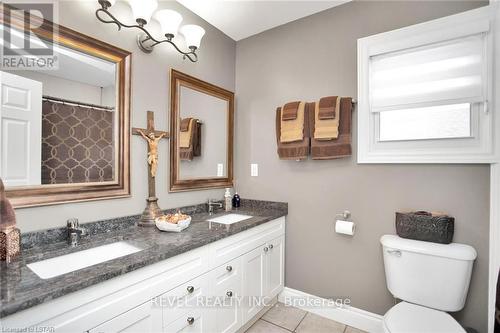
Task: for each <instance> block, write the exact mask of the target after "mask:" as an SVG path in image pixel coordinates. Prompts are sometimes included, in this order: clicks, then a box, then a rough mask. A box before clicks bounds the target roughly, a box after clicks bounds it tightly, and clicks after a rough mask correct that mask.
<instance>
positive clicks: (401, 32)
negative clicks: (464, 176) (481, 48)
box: [358, 6, 500, 163]
mask: <svg viewBox="0 0 500 333" xmlns="http://www.w3.org/2000/svg"><path fill="white" fill-rule="evenodd" d="M493 14H494V11H493V9H492V8H491V6H485V7H481V8H478V9H474V10H471V11H467V12H464V13H460V14H456V15H452V16H448V17H444V18H440V19H437V20H433V21H429V22H425V23H421V24H417V25H413V26H410V27H406V28H402V29H398V30H394V31H389V32H385V33H381V34H377V35H374V36H370V37H365V38H361V39H358V163H494V162H496V161H499V152H498V147H496V148H495V145H494V139H495V133H494V130H493V128H494V126H495V125H496V128H500V123H499V119H500V118H499V117H497V116H496V112H495V108H494V105H493V103H492V101H493V59H494V57H493V54H494V53H493V51H494V41H493V34H494V32H493V31H494V29H493V23H494V15H493ZM485 27H486V29H487V30H488V32H487V35H486V37H485V38H486V41H485V44H486V46H485V47H486V50H485V56H486V63H487V73H488V75H487V79H486V90H487V94H486V100H487V102H486V103H481V104H474V105H473V106H472V108H471V116H472V120H473V121H472V123H471V131H472V135H473V137H471V138H452V139H435V140H434V139H430V140H414V141H413V140H411V141H398V142H391V141H384V142H381V141H379V140H378V131H379V127H378V118H379V114H378V113H374V112H371V110H370V90H369V69H370V67H369V66H370V57H372V56H375V55H379V54H384V53H388V52H395V51H400V50H405V49H409V48H414V47H419V46H423V45H429V44H433V43H439V42H442V41H446V40H451V39H455V38H461V37H466V36H470V35H472V34H474V33H475V32H477V33H479V32H480V31H484V30H485ZM474 124H476V125H477V126H475V125H474ZM497 135H498V134H497Z"/></svg>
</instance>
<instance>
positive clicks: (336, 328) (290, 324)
mask: <svg viewBox="0 0 500 333" xmlns="http://www.w3.org/2000/svg"><path fill="white" fill-rule="evenodd" d="M290 332H296V333H365V332H363V331H361V330H358V329H356V328H353V327H349V326H346V325H344V324H341V323H338V322H336V321H333V320H330V319H326V318H323V317H320V316H318V315H315V314H313V313H310V312H306V311H304V310H301V309H297V308H294V307H291V306H285V304H283V303H277V304H276V305H275V306H273V307H272V308H271V309H269V311H267V312H266V313H265V314H264V315H263V316H262V317H261V318H260V319H259V320H258V321H257V322H256V323H255V324H253V326H252V327H250V328H249V329H248V330H247V331H246V332H245V333H290Z"/></svg>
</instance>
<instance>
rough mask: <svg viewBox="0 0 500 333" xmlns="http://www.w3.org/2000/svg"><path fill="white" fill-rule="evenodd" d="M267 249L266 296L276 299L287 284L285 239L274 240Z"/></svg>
mask: <svg viewBox="0 0 500 333" xmlns="http://www.w3.org/2000/svg"><path fill="white" fill-rule="evenodd" d="M267 247H268V248H269V251H268V252H267V255H266V261H267V262H266V270H267V272H266V274H265V275H266V277H267V283H266V295H267V296H269V297H275V296H277V295H278V294H279V293H280V292H281V291H282V290H283V287H284V282H285V278H284V276H285V271H284V268H285V238H284V237H283V236H281V237H278V238H276V239H273V240H272V241H271V242H269V243H268V245H267Z"/></svg>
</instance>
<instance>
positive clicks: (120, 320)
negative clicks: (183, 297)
mask: <svg viewBox="0 0 500 333" xmlns="http://www.w3.org/2000/svg"><path fill="white" fill-rule="evenodd" d="M161 331H162V315H161V310H159V309H156V308H154V307H153V303H152V302H151V301H150V302H146V303H144V304H142V305H139V306H138V307H135V308H133V309H132V310H129V311H127V312H125V313H122V314H121V315H119V316H117V317H115V318H113V319H111V320H108V321H107V322H105V323H104V324H101V325H99V326H97V327H95V328H93V329H91V330H89V333H118V332H120V333H156V332H158V333H159V332H161Z"/></svg>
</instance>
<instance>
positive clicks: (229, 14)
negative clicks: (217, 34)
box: [177, 0, 350, 41]
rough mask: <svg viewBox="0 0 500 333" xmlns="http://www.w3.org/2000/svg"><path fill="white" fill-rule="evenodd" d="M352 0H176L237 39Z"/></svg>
mask: <svg viewBox="0 0 500 333" xmlns="http://www.w3.org/2000/svg"><path fill="white" fill-rule="evenodd" d="M349 1H350V0H337V1H330V0H321V1H304V0H295V1H288V0H274V1H269V0H177V2H179V3H180V4H182V5H183V6H184V7H186V8H188V9H189V10H191V11H192V12H194V13H195V14H197V15H198V16H200V17H201V18H203V19H204V20H205V21H207V22H208V23H210V24H211V25H213V26H214V27H216V28H218V29H219V30H221V31H222V32H224V33H225V34H226V35H228V36H229V37H231V38H232V39H234V40H236V41H238V40H241V39H244V38H247V37H250V36H252V35H256V34H258V33H260V32H262V31H266V30H269V29H272V28H274V27H277V26H279V25H282V24H285V23H288V22H291V21H295V20H297V19H299V18H302V17H305V16H309V15H311V14H314V13H317V12H320V11H323V10H325V9H328V8H332V7H335V6H338V5H341V4H343V3H346V2H349Z"/></svg>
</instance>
